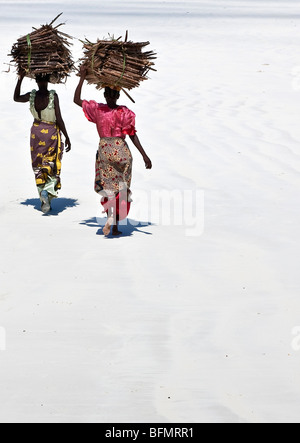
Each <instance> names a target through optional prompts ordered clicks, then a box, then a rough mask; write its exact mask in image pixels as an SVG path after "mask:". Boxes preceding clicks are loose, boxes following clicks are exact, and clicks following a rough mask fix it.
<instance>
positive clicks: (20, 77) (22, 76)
mask: <svg viewBox="0 0 300 443" xmlns="http://www.w3.org/2000/svg"><path fill="white" fill-rule="evenodd" d="M25 76H26V71H25V69H23V68H20V69H19V71H18V77H19V80H23V78H24V77H25Z"/></svg>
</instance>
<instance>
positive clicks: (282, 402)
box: [0, 0, 300, 423]
mask: <svg viewBox="0 0 300 443" xmlns="http://www.w3.org/2000/svg"><path fill="white" fill-rule="evenodd" d="M60 12H63V13H64V14H63V16H62V21H64V22H65V23H66V24H65V26H64V27H63V29H62V30H63V31H64V32H66V33H68V34H70V35H72V36H74V37H76V38H77V39H83V38H84V37H87V38H89V39H90V40H95V39H96V38H97V37H99V38H103V37H107V36H108V33H110V34H114V35H115V36H116V37H119V36H121V35H122V36H124V35H125V32H126V30H128V31H129V38H130V39H131V40H133V41H150V49H153V50H155V51H156V52H157V54H158V59H157V61H156V68H157V72H153V73H152V74H151V78H150V79H149V80H147V81H145V82H144V83H143V84H142V85H141V87H140V88H138V89H136V90H132V91H131V95H132V97H133V98H134V100H135V102H136V103H135V104H133V103H132V102H131V101H130V100H129V99H128V98H127V97H126V96H125V95H124V94H122V96H121V98H120V101H119V103H120V104H124V105H126V106H128V107H129V108H130V109H132V110H133V111H134V112H135V113H136V115H137V119H136V124H137V130H138V135H139V138H140V140H141V142H142V144H143V146H144V148H145V150H146V151H147V153H148V155H149V156H150V158H151V160H152V162H153V169H152V170H151V171H149V170H146V169H145V167H144V163H143V160H142V158H141V156H140V154H139V152H138V151H137V150H136V149H135V147H134V146H133V145H132V143H131V142H130V140H129V141H128V144H129V146H130V148H131V150H132V153H133V156H134V170H133V182H132V191H133V205H132V208H131V212H130V214H129V221H128V223H127V225H125V226H122V227H121V230H122V231H123V236H122V237H118V238H112V237H108V238H105V237H104V236H103V234H102V227H103V225H104V222H105V218H104V216H103V214H102V209H101V207H100V203H99V196H97V194H96V193H95V192H94V190H93V180H94V161H95V154H96V150H97V146H98V134H97V131H96V128H95V126H94V125H93V124H91V123H89V122H88V121H87V120H86V119H85V117H84V115H83V112H82V110H81V109H80V108H78V107H76V105H74V104H73V94H74V89H75V87H76V85H77V83H78V77H76V75H75V74H74V75H73V76H72V77H71V78H70V79H69V80H68V82H67V84H66V85H55V87H54V88H55V90H56V91H57V93H58V95H59V98H60V105H61V110H62V115H63V118H64V121H65V123H66V126H67V129H68V132H69V135H70V138H71V141H72V151H71V152H70V153H65V154H64V158H63V168H62V176H61V177H62V190H61V192H60V194H59V199H57V200H56V201H54V203H53V208H54V210H53V213H52V215H48V216H45V215H43V214H42V213H41V212H40V207H39V199H38V194H37V191H36V187H35V182H34V176H33V172H32V169H31V162H30V140H29V135H30V127H31V124H32V116H31V114H30V112H29V109H28V105H27V104H25V105H24V104H19V103H14V102H13V98H12V97H13V92H14V88H15V85H16V81H17V76H16V73H15V72H14V70H13V69H12V68H11V70H10V72H9V73H7V72H4V71H7V70H8V65H6V64H5V63H9V57H7V54H8V53H9V52H10V49H11V46H12V45H13V43H14V42H15V41H16V40H17V38H18V37H20V36H22V35H25V34H27V33H29V32H30V31H31V29H32V27H33V26H34V27H38V26H39V25H41V24H44V23H46V22H48V23H49V22H50V21H51V20H52V19H53V18H54V17H55V16H56V15H57V14H59V13H60ZM0 24H1V27H0V29H1V31H0V32H1V39H0V66H1V69H0V71H1V73H0V79H1V82H0V96H1V103H2V106H1V109H0V122H1V132H0V145H1V162H0V190H1V191H0V192H1V199H0V226H1V229H0V245H1V255H0V398H1V402H0V422H1V423H81V422H82V423H143V422H146V423H280V422H284V423H288V422H299V421H300V419H299V417H300V372H299V364H300V273H299V269H298V266H299V258H300V253H299V240H300V209H299V206H298V201H299V191H300V174H299V172H300V156H299V152H300V148H299V143H300V125H299V119H300V53H299V47H300V33H299V31H300V4H299V2H298V1H295V0H294V1H292V0H285V1H283V0H281V1H280V0H278V1H277V0H260V1H252V0H228V1H227V0H210V1H205V0H198V1H196V0H194V1H191V0H188V1H186V2H181V1H169V0H167V1H158V0H154V1H153V0H151V1H150V0H149V1H146V0H139V1H126V2H122V1H121V0H118V1H114V0H110V1H108V0H97V1H92V0H87V1H86V2H79V1H77V0H74V1H66V0H63V1H60V2H56V1H51V2H48V1H43V2H37V1H31V2H25V1H20V2H13V1H3V0H1V1H0ZM77 39H75V40H74V46H73V54H74V59H75V60H76V61H77V60H78V58H79V57H80V56H81V54H82V51H81V48H82V45H81V43H80V41H79V40H77ZM35 86H36V85H35V83H34V81H32V80H29V79H25V80H24V83H23V86H22V91H23V92H24V93H25V92H28V91H30V90H32V89H34V88H35ZM83 96H84V98H86V99H94V100H97V101H99V102H101V101H102V102H103V100H104V99H103V95H102V92H99V91H96V89H95V88H94V87H93V86H88V85H86V84H85V85H84V88H83Z"/></svg>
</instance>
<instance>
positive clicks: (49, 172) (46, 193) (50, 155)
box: [14, 72, 71, 214]
mask: <svg viewBox="0 0 300 443" xmlns="http://www.w3.org/2000/svg"><path fill="white" fill-rule="evenodd" d="M24 76H25V72H21V73H20V75H19V80H18V83H17V86H16V89H15V93H14V100H15V101H16V102H19V103H26V102H30V111H31V113H32V115H33V117H34V122H33V125H32V128H31V136H30V147H31V159H32V168H33V171H34V175H35V181H36V185H37V188H38V192H39V196H40V199H41V210H42V212H43V213H44V214H47V213H48V212H49V211H50V210H51V200H52V199H53V198H56V197H57V191H58V190H59V189H61V181H60V172H61V160H62V155H63V151H64V144H63V142H62V140H61V132H62V133H63V134H64V136H65V139H66V140H65V143H66V151H67V152H69V151H70V150H71V143H70V139H69V136H68V133H67V130H66V127H65V124H64V121H63V119H62V117H61V112H60V106H59V100H58V96H57V94H56V93H55V91H54V90H51V91H48V83H49V76H47V75H40V76H36V82H37V85H38V87H39V90H38V91H36V90H35V89H34V90H33V91H31V92H28V93H27V94H24V95H21V85H22V81H23V79H24Z"/></svg>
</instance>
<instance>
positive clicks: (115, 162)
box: [95, 137, 132, 196]
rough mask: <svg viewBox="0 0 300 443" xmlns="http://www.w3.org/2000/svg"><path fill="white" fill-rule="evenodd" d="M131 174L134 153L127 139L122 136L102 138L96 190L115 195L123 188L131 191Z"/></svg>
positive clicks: (98, 157) (97, 159) (97, 158)
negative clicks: (132, 153)
mask: <svg viewBox="0 0 300 443" xmlns="http://www.w3.org/2000/svg"><path fill="white" fill-rule="evenodd" d="M131 174H132V155H131V151H130V149H129V147H128V145H127V143H126V141H125V140H124V139H123V138H120V137H105V138H101V140H100V143H99V149H98V152H97V156H96V177H95V191H96V192H97V193H98V194H102V195H103V194H104V195H105V194H106V195H112V194H113V195H115V196H116V195H117V194H118V193H119V192H120V191H122V190H125V189H127V190H128V191H129V190H130V185H131ZM103 191H105V192H104V193H103Z"/></svg>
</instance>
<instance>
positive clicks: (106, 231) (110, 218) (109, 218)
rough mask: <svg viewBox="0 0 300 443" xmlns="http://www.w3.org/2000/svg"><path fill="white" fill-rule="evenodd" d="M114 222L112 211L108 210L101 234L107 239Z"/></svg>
mask: <svg viewBox="0 0 300 443" xmlns="http://www.w3.org/2000/svg"><path fill="white" fill-rule="evenodd" d="M114 222H115V220H114V216H113V211H112V208H110V209H109V211H108V214H107V222H106V224H105V226H104V228H103V230H102V231H103V234H104V235H105V236H106V237H107V236H108V235H109V234H110V230H111V227H112V225H113V224H114Z"/></svg>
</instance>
